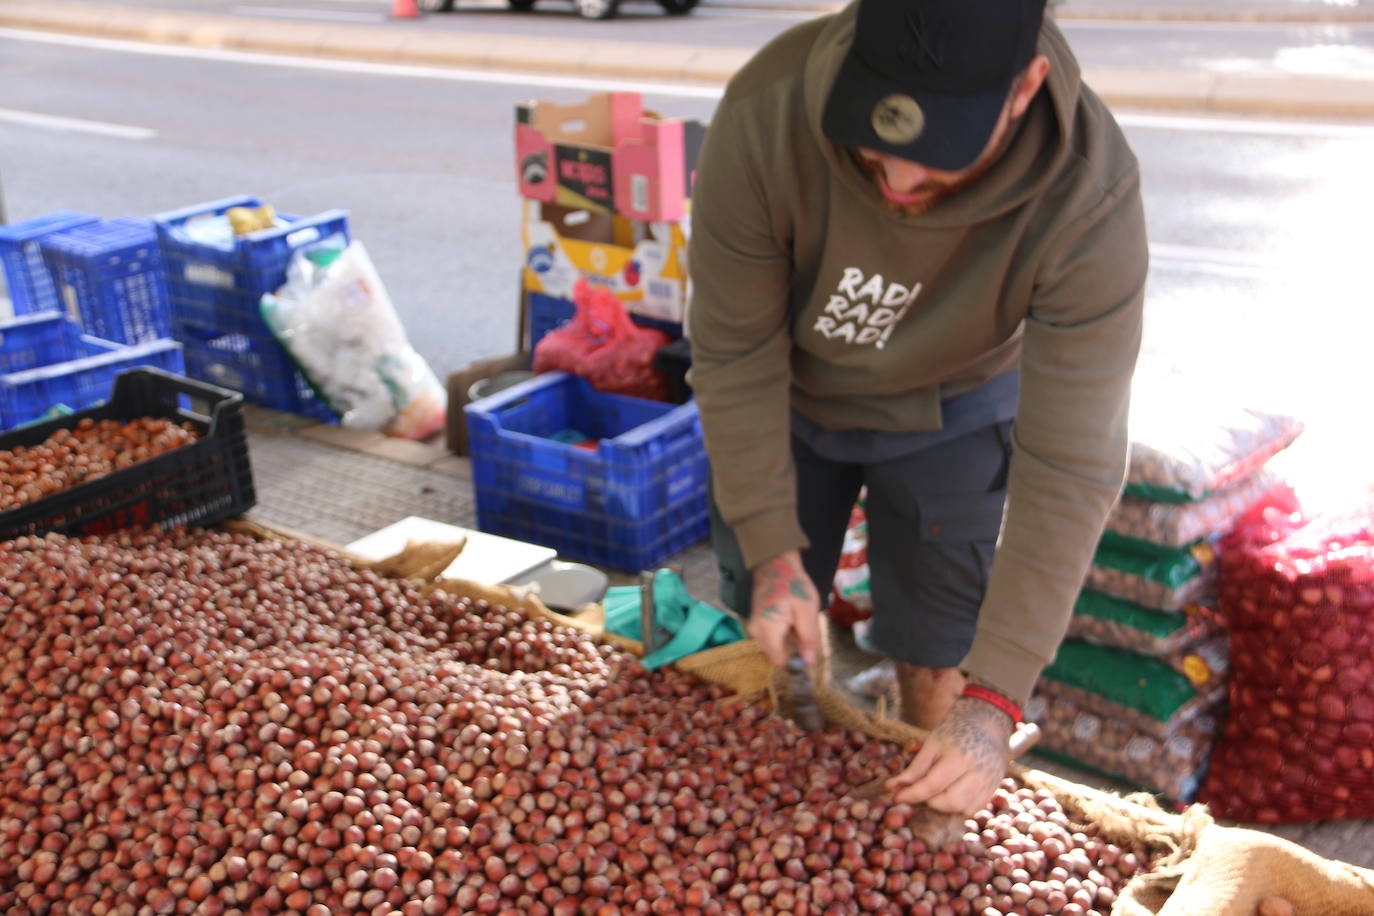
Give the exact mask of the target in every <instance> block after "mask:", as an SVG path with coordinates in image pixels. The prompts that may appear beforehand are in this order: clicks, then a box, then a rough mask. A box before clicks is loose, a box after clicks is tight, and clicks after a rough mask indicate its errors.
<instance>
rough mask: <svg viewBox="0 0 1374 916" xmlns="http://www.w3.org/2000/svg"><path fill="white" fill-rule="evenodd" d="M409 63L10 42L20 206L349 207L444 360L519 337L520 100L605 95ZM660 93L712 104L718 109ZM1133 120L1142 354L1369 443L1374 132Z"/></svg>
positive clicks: (1330, 433)
mask: <svg viewBox="0 0 1374 916" xmlns="http://www.w3.org/2000/svg"><path fill="white" fill-rule="evenodd" d="M399 72H400V71H395V70H391V69H388V68H374V69H371V70H369V69H367V68H361V67H354V68H351V69H350V68H347V67H337V66H327V65H316V66H291V67H278V66H266V65H263V64H261V63H244V62H237V61H234V60H228V59H214V58H213V57H208V56H197V55H192V56H178V54H177V53H175V52H173V51H171V50H169V49H162V50H161V51H160V52H159V53H156V54H132V53H119V52H113V51H109V50H97V49H92V48H82V47H77V46H70V45H59V44H50V43H45V42H29V41H20V40H12V39H7V38H0V86H3V87H4V89H3V91H2V92H0V125H3V126H0V164H2V165H0V168H3V173H2V174H0V178H2V179H3V182H4V198H5V202H6V205H7V208H8V215H9V218H10V219H11V220H19V219H24V218H27V217H30V216H35V215H39V214H42V213H45V212H47V211H50V210H54V209H58V208H76V209H84V210H89V211H92V212H95V213H97V214H100V215H103V216H122V215H148V214H152V213H156V212H159V211H162V210H168V209H173V208H178V207H182V206H185V205H189V204H194V203H199V202H203V201H208V200H212V199H216V198H219V197H223V196H227V195H230V194H235V193H252V194H256V195H259V196H261V197H263V198H265V199H267V200H269V201H271V202H272V203H274V204H275V205H276V206H277V207H278V209H280V210H282V211H284V212H293V213H298V214H310V213H315V212H318V211H320V210H324V209H327V208H332V207H342V208H345V209H347V210H349V211H350V213H351V220H352V228H353V231H354V235H355V236H356V237H357V238H359V239H361V240H363V241H364V243H365V244H366V245H367V247H368V248H369V250H370V252H371V254H372V258H373V260H374V262H375V263H376V265H377V267H378V269H379V271H380V273H381V276H382V278H383V279H384V281H385V282H386V284H387V286H388V288H389V290H390V292H391V295H392V298H393V300H394V301H395V305H396V307H397V310H398V311H399V313H400V315H401V317H402V319H403V322H404V324H405V326H406V328H407V330H408V332H409V333H410V336H411V339H412V341H413V343H414V344H415V346H416V348H417V349H418V350H419V351H420V352H421V354H422V355H423V356H424V357H425V358H426V359H427V360H428V361H429V362H430V364H431V365H432V366H433V368H434V369H435V371H436V372H438V373H439V374H440V375H441V376H443V375H444V374H446V373H448V372H449V371H451V370H453V369H455V368H458V367H460V366H463V365H465V364H467V363H468V362H471V361H472V360H475V359H478V358H482V357H487V356H493V355H499V354H504V353H507V352H510V351H511V350H512V349H513V348H514V345H515V338H516V307H515V304H516V298H517V282H518V278H517V274H518V269H519V265H520V263H521V251H520V249H519V241H518V238H519V237H518V228H517V220H518V211H519V204H518V199H517V197H516V195H515V188H514V181H513V165H512V162H511V159H512V149H511V147H512V126H513V118H512V110H513V106H514V105H515V104H516V102H518V101H521V100H526V99H530V98H535V97H539V98H552V99H559V100H563V101H573V100H577V99H580V98H583V97H584V96H585V95H586V89H585V88H583V87H581V86H579V87H576V88H558V87H556V86H551V85H548V83H547V81H548V77H547V76H546V77H543V79H544V80H545V81H546V82H545V83H543V84H540V85H536V84H535V83H534V82H532V81H531V82H522V81H521V80H520V79H519V78H518V77H517V78H512V79H513V80H514V81H513V82H510V83H491V82H473V81H470V80H466V79H454V78H438V77H421V76H414V75H396V74H397V73H399ZM554 82H556V80H554ZM646 103H647V104H648V105H650V106H651V107H653V108H654V109H656V110H658V111H660V112H662V113H664V114H668V115H683V116H695V117H700V118H703V119H706V120H709V118H710V115H711V111H712V108H713V106H714V100H713V99H712V98H709V97H690V96H682V95H674V96H660V95H649V96H646ZM35 116H46V117H48V118H51V117H54V116H55V117H57V118H62V119H70V120H68V121H56V122H54V121H52V120H48V121H40V120H39V119H38V118H36V117H35ZM1120 116H1121V119H1122V121H1123V123H1124V125H1125V126H1126V130H1127V133H1128V136H1129V137H1130V140H1131V142H1132V144H1133V145H1134V147H1135V149H1136V151H1137V153H1138V155H1139V157H1140V159H1141V163H1142V168H1143V172H1144V187H1145V197H1146V207H1147V214H1148V219H1149V228H1150V237H1151V240H1152V249H1153V266H1152V269H1151V275H1150V286H1149V294H1148V318H1147V322H1148V326H1147V337H1146V344H1145V352H1144V356H1143V360H1142V363H1143V366H1144V367H1145V370H1146V371H1149V372H1152V373H1154V374H1155V375H1158V376H1167V375H1173V376H1175V377H1179V378H1183V379H1185V380H1186V381H1187V382H1188V384H1190V385H1193V386H1195V389H1196V390H1197V391H1198V392H1199V397H1201V396H1202V395H1203V393H1212V392H1216V391H1217V390H1219V389H1227V388H1236V389H1238V390H1239V391H1240V392H1242V395H1241V396H1242V397H1243V398H1244V399H1246V400H1247V401H1259V402H1263V403H1268V404H1272V405H1273V406H1277V407H1281V408H1284V409H1290V410H1292V411H1293V412H1295V413H1297V414H1298V415H1300V416H1303V417H1304V418H1307V419H1309V421H1310V425H1311V428H1312V432H1313V433H1319V434H1320V435H1318V436H1316V437H1315V439H1314V438H1313V437H1312V436H1309V437H1308V438H1309V441H1316V442H1319V443H1323V451H1324V453H1325V454H1328V455H1330V454H1335V455H1336V456H1337V457H1339V456H1341V455H1352V456H1353V455H1355V454H1358V453H1359V451H1358V450H1359V449H1360V448H1362V447H1363V446H1366V445H1368V444H1371V443H1362V442H1361V441H1359V437H1362V436H1367V435H1368V433H1366V432H1364V431H1363V430H1362V428H1361V427H1362V424H1363V422H1364V420H1365V419H1367V414H1368V408H1367V405H1366V406H1356V405H1359V404H1361V403H1362V400H1363V396H1362V394H1361V393H1362V392H1363V391H1365V390H1367V378H1366V376H1365V372H1364V370H1363V368H1362V367H1363V366H1364V365H1365V362H1366V360H1367V352H1366V351H1367V342H1368V340H1369V339H1371V336H1372V332H1374V310H1371V309H1370V308H1369V306H1370V304H1371V296H1370V292H1369V283H1368V279H1367V276H1366V270H1365V262H1366V260H1367V257H1368V252H1367V249H1368V244H1367V239H1368V226H1367V214H1366V213H1365V212H1364V209H1363V207H1361V206H1359V205H1358V204H1357V202H1360V201H1369V200H1374V175H1371V172H1370V170H1369V168H1368V163H1369V162H1371V161H1374V125H1348V124H1347V125H1317V124H1310V123H1296V122H1260V121H1241V120H1232V121H1223V120H1216V119H1212V120H1202V119H1168V118H1157V117H1147V116H1143V115H1137V114H1132V113H1129V112H1122V113H1120ZM1181 409H1185V408H1183V407H1181ZM1356 416H1358V417H1359V418H1360V422H1359V423H1355V422H1351V418H1353V417H1356ZM1366 454H1367V453H1366ZM1336 470H1337V465H1336V463H1328V464H1326V465H1325V466H1324V471H1325V473H1327V474H1328V476H1329V475H1332V474H1333V473H1334V472H1335V471H1336Z"/></svg>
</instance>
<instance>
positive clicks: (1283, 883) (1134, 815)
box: [223, 521, 1374, 916]
mask: <svg viewBox="0 0 1374 916" xmlns="http://www.w3.org/2000/svg"><path fill="white" fill-rule="evenodd" d="M223 527H225V528H226V529H228V530H235V531H239V532H242V533H248V534H252V535H253V536H257V537H272V538H276V539H283V540H285V539H293V538H294V539H297V540H305V541H308V542H310V543H313V544H316V545H318V546H323V547H326V548H328V549H332V550H334V551H335V552H337V553H339V554H340V555H342V556H345V557H347V556H348V554H347V553H346V552H345V551H342V550H339V549H338V548H335V547H332V545H328V544H324V543H323V542H321V541H319V540H317V539H314V538H309V537H302V536H298V535H297V533H295V532H284V531H283V530H282V529H279V528H272V527H268V526H264V525H260V524H257V523H254V522H246V521H236V522H230V523H226V524H225V525H224V526H223ZM454 547H455V545H449V547H448V550H451V551H452V556H450V557H449V560H448V562H446V563H444V566H443V567H439V569H438V570H437V571H436V570H435V564H437V563H438V562H439V561H440V560H442V559H443V557H444V556H445V555H446V554H447V551H446V550H444V549H442V548H439V547H436V546H435V545H420V546H417V545H412V546H411V547H410V548H409V549H408V550H407V551H403V552H402V553H401V554H399V555H397V556H396V557H391V558H388V559H387V560H385V561H382V563H380V564H371V563H368V562H366V561H362V560H359V559H358V558H356V557H355V558H352V559H354V560H355V561H356V562H358V563H359V565H364V566H367V567H368V568H379V569H386V570H390V571H391V572H390V573H384V574H390V575H404V577H406V578H410V579H412V580H415V581H417V584H420V585H421V586H422V587H423V588H424V589H426V590H432V589H442V590H443V591H446V592H449V593H451V594H455V595H462V596H464V597H467V598H471V599H473V600H484V601H487V602H488V603H490V604H493V605H501V606H504V607H507V608H509V609H512V610H519V611H520V612H521V613H524V614H526V615H528V616H530V617H533V618H537V619H545V620H549V621H551V622H553V623H557V624H559V625H561V626H568V627H574V628H576V629H578V630H581V631H583V632H585V633H587V634H588V635H590V636H594V637H596V638H598V639H604V640H607V641H608V642H610V643H612V644H614V645H617V646H620V647H621V648H624V649H626V650H627V651H630V652H635V653H636V654H641V653H642V651H643V647H642V645H641V644H640V643H639V642H637V641H635V640H632V639H626V638H624V637H620V636H617V635H616V634H614V633H608V632H607V631H606V630H605V626H604V618H602V617H601V616H600V615H598V613H597V612H596V609H594V608H589V609H587V611H586V612H585V613H579V614H578V615H577V616H574V617H570V616H568V615H565V614H560V613H558V612H556V611H552V610H550V609H549V608H547V607H546V606H545V605H544V604H543V603H542V602H540V601H539V599H538V598H536V597H534V596H533V595H531V594H529V593H528V592H527V591H525V590H522V589H518V588H512V587H509V586H501V585H497V586H492V585H483V584H481V583H477V582H469V581H465V580H455V579H446V580H439V581H437V582H434V581H427V580H429V579H432V578H433V576H435V575H438V573H439V572H441V571H442V569H443V568H446V567H447V565H448V563H449V562H452V557H453V556H456V555H457V550H460V549H461V545H456V547H457V549H454ZM405 573H410V574H409V575H405ZM827 655H828V653H826V652H822V656H821V660H820V661H819V662H818V664H817V665H816V666H815V667H814V668H813V669H812V676H813V678H814V679H815V680H816V683H819V684H821V685H823V686H821V687H819V688H818V689H816V691H815V695H816V701H817V704H818V705H819V706H820V708H821V711H822V712H823V713H824V715H825V717H826V719H827V721H829V722H830V723H832V724H835V725H840V726H843V727H845V728H854V729H858V730H860V731H862V732H864V733H865V734H868V735H871V736H872V737H875V738H878V739H880V740H884V741H892V742H895V743H897V744H900V745H901V746H903V747H906V748H909V749H914V748H916V747H918V746H919V745H920V742H921V741H922V740H924V738H925V734H924V733H923V732H922V731H921V730H920V729H917V728H915V727H913V726H910V725H907V724H906V723H904V722H901V721H899V720H897V719H894V718H891V717H889V716H887V715H886V714H885V712H884V711H883V710H882V709H881V708H880V709H878V710H876V711H870V710H867V709H864V708H862V707H860V706H857V705H856V704H854V703H852V702H850V700H849V699H848V697H847V696H846V695H844V694H843V693H842V692H840V691H838V690H835V689H834V688H832V687H830V686H829V668H828V659H827ZM677 667H678V668H679V669H681V670H683V671H687V672H690V673H692V674H694V675H696V676H698V677H700V678H702V679H703V680H706V681H710V682H712V683H715V684H720V685H722V686H725V687H727V688H729V689H731V690H732V691H733V692H734V693H735V694H736V695H737V696H740V697H747V698H757V699H766V700H767V701H769V702H774V703H778V702H779V701H780V699H781V698H782V692H783V691H785V690H786V689H787V683H788V682H787V680H786V678H781V677H779V676H778V672H777V671H776V670H775V669H774V668H773V666H772V665H771V664H770V663H769V661H768V659H767V657H765V656H764V654H763V652H762V650H761V649H760V648H759V647H758V644H757V643H755V642H754V641H753V640H744V641H741V642H738V643H733V644H731V645H727V646H721V647H718V648H715V649H708V650H706V651H704V652H699V653H697V654H695V655H692V656H689V657H687V658H685V659H682V660H681V661H679V662H678V663H677ZM1010 773H1011V775H1012V776H1014V777H1016V778H1017V779H1018V780H1020V781H1021V782H1022V783H1023V784H1024V785H1027V786H1030V787H1032V788H1038V789H1045V790H1047V791H1049V792H1052V793H1053V794H1054V795H1055V797H1056V798H1057V799H1058V800H1059V802H1060V804H1061V805H1062V806H1063V807H1064V809H1065V811H1066V813H1068V814H1069V816H1070V817H1071V818H1073V819H1075V820H1076V821H1078V822H1080V823H1082V824H1085V825H1087V824H1091V825H1092V826H1093V827H1095V828H1096V829H1097V831H1098V832H1099V833H1100V834H1101V835H1102V836H1104V837H1105V838H1107V839H1108V840H1111V841H1112V842H1115V843H1118V844H1121V845H1135V844H1137V843H1140V844H1143V845H1145V846H1146V847H1148V848H1149V849H1150V850H1151V852H1152V853H1153V861H1154V865H1155V870H1154V871H1152V872H1151V873H1150V874H1148V875H1141V876H1137V877H1136V878H1135V879H1133V880H1132V881H1131V882H1130V883H1129V884H1128V885H1127V886H1126V887H1125V888H1124V889H1123V890H1122V892H1121V895H1120V896H1119V897H1118V899H1117V903H1116V905H1115V907H1114V908H1113V909H1112V913H1113V916H1255V913H1256V912H1257V908H1258V906H1259V904H1260V901H1262V900H1264V899H1266V898H1269V897H1282V898H1284V899H1286V900H1288V901H1289V902H1290V903H1291V904H1292V906H1293V908H1294V912H1295V914H1296V916H1371V914H1374V871H1370V870H1368V869H1362V868H1356V867H1355V866H1353V865H1347V864H1345V863H1343V862H1335V861H1331V860H1328V859H1323V858H1322V857H1320V856H1318V855H1316V854H1314V853H1312V852H1309V851H1308V850H1306V849H1303V848H1302V847H1300V846H1298V845H1296V844H1294V843H1290V842H1288V841H1287V840H1283V839H1279V838H1277V837H1274V836H1271V835H1269V834H1265V833H1259V832H1257V831H1253V830H1244V829H1238V828H1229V827H1221V826H1218V825H1217V824H1215V823H1213V822H1212V819H1211V817H1210V816H1208V814H1207V812H1206V809H1205V808H1203V807H1202V806H1199V805H1193V806H1191V807H1190V808H1188V809H1187V810H1186V811H1184V812H1183V813H1182V814H1174V813H1171V812H1167V811H1164V810H1161V809H1160V808H1159V807H1158V805H1157V804H1155V802H1154V800H1153V798H1152V797H1150V796H1148V795H1133V796H1129V797H1126V798H1122V797H1120V796H1117V795H1113V794H1111V793H1107V792H1102V791H1099V790H1097V789H1093V788H1091V787H1088V786H1083V785H1079V784H1077V783H1074V782H1070V781H1068V780H1065V779H1061V778H1059V777H1056V776H1053V775H1051V774H1049V773H1045V772H1042V771H1039V770H1034V769H1029V768H1026V767H1022V766H1019V765H1016V764H1013V765H1012V766H1011V768H1010Z"/></svg>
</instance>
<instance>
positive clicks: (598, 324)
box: [532, 279, 618, 375]
mask: <svg viewBox="0 0 1374 916" xmlns="http://www.w3.org/2000/svg"><path fill="white" fill-rule="evenodd" d="M617 304H618V303H617ZM599 308H600V309H603V310H604V304H603V303H600V302H597V301H596V300H594V298H593V295H592V287H591V284H589V283H588V282H587V281H586V280H585V279H581V280H578V281H577V285H576V286H574V287H573V310H574V311H573V316H572V318H570V319H568V323H567V324H565V325H563V326H562V327H558V328H554V329H553V330H552V331H549V332H548V333H547V334H545V335H544V336H543V337H541V338H540V339H539V343H537V344H535V345H534V360H533V364H532V368H533V369H534V371H535V372H571V373H573V374H574V375H585V374H586V372H585V368H586V363H587V359H588V357H589V356H590V355H591V353H592V351H593V350H595V349H596V348H597V347H600V346H601V345H602V344H603V343H605V342H606V339H607V336H608V335H609V334H610V331H611V326H610V321H609V319H608V318H607V317H606V316H604V315H602V314H600V313H599V312H598V311H597V310H598V309H599Z"/></svg>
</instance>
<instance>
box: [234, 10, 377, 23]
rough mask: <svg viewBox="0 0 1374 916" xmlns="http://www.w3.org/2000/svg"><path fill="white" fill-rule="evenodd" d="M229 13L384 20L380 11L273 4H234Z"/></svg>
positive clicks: (344, 19)
mask: <svg viewBox="0 0 1374 916" xmlns="http://www.w3.org/2000/svg"><path fill="white" fill-rule="evenodd" d="M229 11H230V12H231V13H234V14H238V15H244V16H275V17H276V18H278V19H324V20H326V21H329V22H385V21H386V17H385V16H383V15H382V14H381V13H350V12H348V11H347V10H301V9H281V8H278V7H275V6H235V7H231V8H230V10H229Z"/></svg>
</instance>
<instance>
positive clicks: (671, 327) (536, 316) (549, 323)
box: [528, 293, 682, 350]
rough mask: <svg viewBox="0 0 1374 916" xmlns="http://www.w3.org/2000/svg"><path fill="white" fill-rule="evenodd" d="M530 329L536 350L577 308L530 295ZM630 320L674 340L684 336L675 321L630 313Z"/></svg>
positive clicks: (556, 299)
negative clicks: (541, 341) (537, 345)
mask: <svg viewBox="0 0 1374 916" xmlns="http://www.w3.org/2000/svg"><path fill="white" fill-rule="evenodd" d="M528 309H529V329H530V344H529V346H530V349H531V350H532V349H534V346H535V344H537V343H539V341H540V340H542V339H543V337H544V335H545V334H547V333H549V332H550V331H552V330H553V329H554V328H561V327H562V326H563V325H565V324H567V323H568V321H569V320H570V319H571V318H572V316H573V312H574V311H575V308H574V306H573V304H572V302H570V301H569V300H567V299H560V298H559V297H557V296H548V295H545V294H544V293H529V295H528ZM630 320H631V321H633V322H634V323H635V324H637V325H639V326H640V327H645V328H656V329H658V330H660V331H663V332H664V333H665V334H667V335H668V336H669V337H671V338H672V339H673V340H677V339H678V338H679V337H681V336H682V325H681V324H678V323H677V322H673V321H663V320H662V319H659V318H647V317H645V316H643V315H636V314H635V313H634V312H631V313H630Z"/></svg>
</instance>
